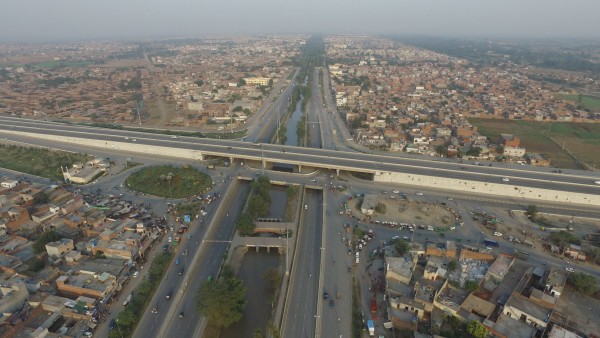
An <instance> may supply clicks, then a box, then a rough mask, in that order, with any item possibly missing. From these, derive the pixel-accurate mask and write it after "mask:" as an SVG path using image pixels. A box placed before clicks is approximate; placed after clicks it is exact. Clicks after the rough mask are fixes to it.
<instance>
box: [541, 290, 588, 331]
mask: <svg viewBox="0 0 600 338" xmlns="http://www.w3.org/2000/svg"><path fill="white" fill-rule="evenodd" d="M598 318H600V300H598V299H595V298H592V297H587V296H584V295H582V294H581V293H579V292H577V291H575V290H574V289H573V288H571V287H566V288H565V290H564V293H563V294H562V295H561V296H560V299H559V300H558V303H557V304H556V307H555V308H554V313H553V314H552V319H553V320H554V321H556V322H558V323H560V324H561V326H563V327H565V328H567V329H571V330H576V331H579V332H582V333H585V334H591V333H594V334H600V321H599V320H598Z"/></svg>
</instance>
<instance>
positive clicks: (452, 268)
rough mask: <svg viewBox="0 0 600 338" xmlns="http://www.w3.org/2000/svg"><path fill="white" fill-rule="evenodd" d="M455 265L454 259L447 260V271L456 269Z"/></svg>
mask: <svg viewBox="0 0 600 338" xmlns="http://www.w3.org/2000/svg"><path fill="white" fill-rule="evenodd" d="M456 267H457V263H456V261H455V260H452V261H450V262H448V271H450V272H452V271H454V270H456Z"/></svg>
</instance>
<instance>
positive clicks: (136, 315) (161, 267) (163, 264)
mask: <svg viewBox="0 0 600 338" xmlns="http://www.w3.org/2000/svg"><path fill="white" fill-rule="evenodd" d="M172 258H173V254H172V253H171V252H164V253H162V254H160V255H158V256H156V258H154V261H152V265H151V266H150V270H149V273H148V278H146V279H144V280H143V281H142V282H141V283H140V284H139V285H138V287H137V289H135V291H134V292H133V298H132V299H131V302H130V303H129V305H128V306H127V308H126V309H125V310H123V311H121V312H119V314H118V315H117V322H118V325H119V329H118V330H111V331H109V334H108V337H109V338H121V337H123V336H125V337H129V336H131V334H133V331H134V330H135V328H136V326H137V323H138V321H139V320H140V318H141V316H142V314H143V313H144V310H145V308H146V307H147V305H148V301H149V300H150V299H152V295H153V294H154V290H155V289H156V287H157V286H158V284H159V283H160V282H161V281H162V278H163V275H164V272H165V269H166V268H167V267H168V266H169V263H170V262H171V259H172Z"/></svg>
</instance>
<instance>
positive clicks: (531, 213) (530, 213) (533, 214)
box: [525, 205, 538, 222]
mask: <svg viewBox="0 0 600 338" xmlns="http://www.w3.org/2000/svg"><path fill="white" fill-rule="evenodd" d="M537 213H538V209H537V206H535V205H528V206H527V211H525V214H526V215H527V217H529V219H530V220H532V221H533V222H535V220H536V218H537Z"/></svg>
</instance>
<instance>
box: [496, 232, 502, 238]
mask: <svg viewBox="0 0 600 338" xmlns="http://www.w3.org/2000/svg"><path fill="white" fill-rule="evenodd" d="M494 236H498V237H502V233H501V232H498V231H494Z"/></svg>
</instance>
